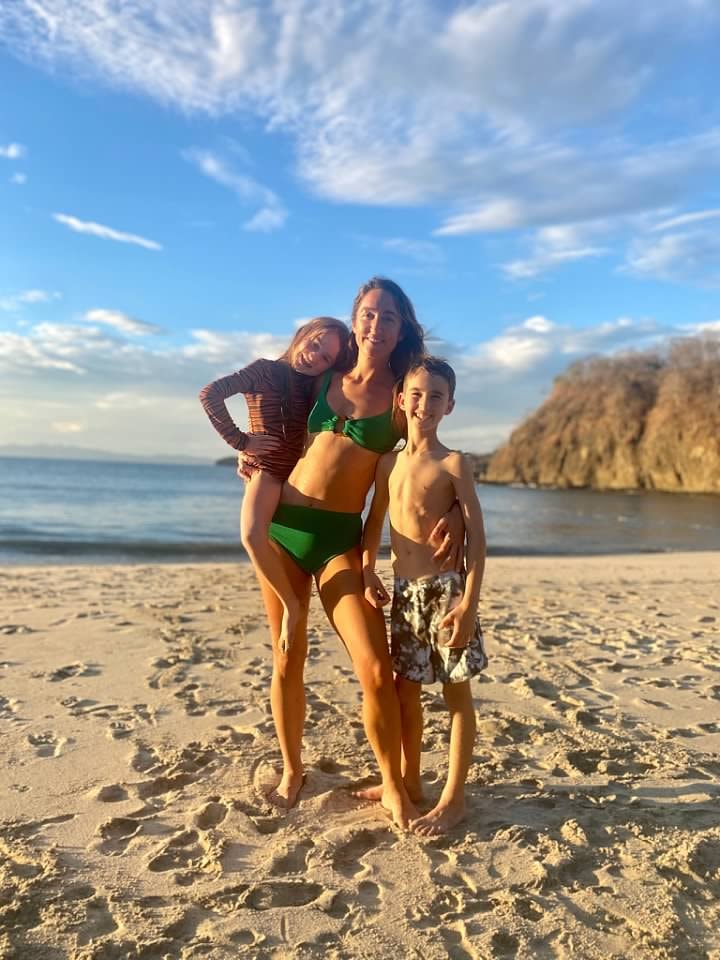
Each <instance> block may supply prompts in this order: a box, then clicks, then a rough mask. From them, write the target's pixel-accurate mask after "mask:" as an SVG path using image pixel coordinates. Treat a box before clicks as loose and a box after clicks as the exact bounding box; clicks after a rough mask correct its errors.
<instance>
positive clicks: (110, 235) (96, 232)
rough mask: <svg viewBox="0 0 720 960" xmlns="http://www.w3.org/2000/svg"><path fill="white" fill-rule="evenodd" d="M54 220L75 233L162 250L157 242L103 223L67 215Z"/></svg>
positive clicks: (57, 216) (54, 215) (55, 217)
mask: <svg viewBox="0 0 720 960" xmlns="http://www.w3.org/2000/svg"><path fill="white" fill-rule="evenodd" d="M53 220H57V222H58V223H62V224H63V226H66V227H69V228H70V230H73V231H74V232H75V233H87V234H89V235H90V236H92V237H100V238H101V239H103V240H115V241H117V242H118V243H131V244H134V245H135V246H137V247H144V248H145V249H146V250H162V246H161V245H160V244H159V243H156V242H155V240H148V239H147V238H146V237H141V236H139V235H138V234H136V233H124V232H123V231H121V230H115V229H113V227H106V226H104V225H103V224H102V223H94V222H93V221H92V220H79V219H78V218H77V217H72V216H70V214H67V213H54V214H53Z"/></svg>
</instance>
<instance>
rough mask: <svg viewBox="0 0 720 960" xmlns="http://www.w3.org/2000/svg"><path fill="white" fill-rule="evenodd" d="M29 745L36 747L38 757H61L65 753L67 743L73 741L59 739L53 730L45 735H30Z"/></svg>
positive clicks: (65, 738)
mask: <svg viewBox="0 0 720 960" xmlns="http://www.w3.org/2000/svg"><path fill="white" fill-rule="evenodd" d="M27 739H28V743H29V744H31V746H33V747H35V753H36V754H37V756H38V757H59V756H60V755H61V754H62V752H63V747H64V746H65V744H66V743H71V742H72V740H71V739H70V738H67V737H58V736H56V735H55V734H54V733H53V732H52V730H47V731H46V732H45V733H29V734H28V738H27Z"/></svg>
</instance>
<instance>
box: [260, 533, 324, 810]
mask: <svg viewBox="0 0 720 960" xmlns="http://www.w3.org/2000/svg"><path fill="white" fill-rule="evenodd" d="M271 549H272V548H271ZM277 559H278V562H279V563H280V564H281V565H282V568H283V571H284V574H285V576H286V577H287V579H288V582H289V583H290V585H291V588H292V590H293V594H294V596H295V599H296V602H297V603H298V607H299V610H300V615H299V618H298V622H297V628H296V631H295V638H294V643H293V645H292V647H291V648H290V650H289V651H287V650H282V649H281V648H280V643H279V638H280V631H281V629H282V622H283V615H284V608H283V605H282V603H281V602H280V599H279V597H278V595H277V593H276V592H275V589H274V587H273V586H271V584H270V582H269V581H268V580H266V579H265V577H263V576H262V574H261V573H260V572H258V580H259V581H260V588H261V590H262V594H263V600H264V601H265V609H266V611H267V616H268V623H269V625H270V637H271V639H272V647H273V675H272V682H271V685H270V705H271V707H272V715H273V720H274V721H275V730H276V732H277V738H278V742H279V744H280V751H281V753H282V758H283V772H282V778H281V780H280V783H279V784H278V785H277V787H276V788H275V789H274V790H273V791H272V793H270V794H269V795H268V800H270V801H271V802H272V803H274V804H275V805H276V806H278V807H292V806H294V804H295V801H296V800H297V795H298V793H299V792H300V788H301V787H302V784H303V765H302V756H301V750H302V736H303V727H304V724H305V686H304V683H303V670H304V667H305V658H306V656H307V615H308V607H309V605H310V586H311V584H312V581H311V579H310V576H309V574H307V573H305V571H304V570H301V569H300V567H298V566H297V565H296V564H295V563H293V561H292V560H291V559H290V557H289V556H287V555H286V554H284V553H282V552H280V551H278V554H277Z"/></svg>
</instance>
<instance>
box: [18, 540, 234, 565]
mask: <svg viewBox="0 0 720 960" xmlns="http://www.w3.org/2000/svg"><path fill="white" fill-rule="evenodd" d="M28 557H32V558H33V559H39V558H43V559H48V560H50V559H55V560H61V561H65V562H70V561H71V560H74V559H85V560H100V559H103V560H118V561H121V560H126V561H138V560H157V561H161V562H166V563H167V562H169V561H170V562H178V563H187V562H188V561H190V560H194V561H213V560H232V559H236V560H246V559H247V554H246V553H245V551H244V549H243V547H242V544H240V543H239V542H238V543H222V542H216V543H212V542H210V543H208V542H200V543H198V542H183V543H178V542H173V543H170V542H161V541H127V542H118V541H114V542H108V541H107V540H69V539H62V540H56V539H42V538H35V539H26V538H24V537H2V538H0V558H5V559H11V560H12V561H14V562H18V560H21V559H22V558H28Z"/></svg>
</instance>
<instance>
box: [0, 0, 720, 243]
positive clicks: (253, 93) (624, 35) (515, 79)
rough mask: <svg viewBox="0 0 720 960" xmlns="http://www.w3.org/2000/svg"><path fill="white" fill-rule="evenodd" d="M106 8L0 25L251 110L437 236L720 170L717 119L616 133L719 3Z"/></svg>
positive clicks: (136, 76) (316, 173)
mask: <svg viewBox="0 0 720 960" xmlns="http://www.w3.org/2000/svg"><path fill="white" fill-rule="evenodd" d="M110 6H111V8H112V11H113V13H112V16H108V15H107V7H108V5H107V4H106V3H100V2H99V0H17V2H16V3H14V4H12V5H4V7H3V8H2V9H1V10H0V37H3V38H4V39H5V42H6V43H7V44H8V46H9V47H10V49H12V50H14V51H15V52H16V53H17V54H18V55H19V56H21V57H25V58H27V59H30V60H31V61H32V62H33V63H36V62H38V61H39V62H45V63H47V64H48V65H50V66H54V65H57V64H63V65H69V66H71V67H72V68H73V69H74V70H75V71H76V72H77V73H79V74H85V75H86V74H91V75H93V76H94V77H97V78H99V79H100V80H101V81H103V82H105V83H106V84H108V85H110V86H112V87H120V88H124V89H130V90H132V91H133V92H139V93H141V94H143V95H146V96H148V97H151V98H153V99H155V100H157V101H160V102H162V103H164V104H168V105H172V106H174V107H175V108H177V109H179V110H182V111H188V112H193V111H199V112H206V113H209V114H215V115H218V114H223V113H232V112H237V111H245V112H248V113H250V114H252V115H254V116H256V117H258V118H259V119H260V120H261V122H263V123H265V124H267V125H268V126H269V127H270V129H273V130H282V131H283V132H285V133H286V134H287V135H288V136H289V137H290V138H291V140H292V142H293V144H294V149H295V156H296V168H297V172H298V174H299V175H300V177H301V178H302V179H303V180H304V181H305V182H306V184H307V185H308V186H309V188H310V189H311V190H312V191H313V192H314V193H316V194H317V195H319V196H322V197H325V198H328V199H330V200H333V201H338V202H343V203H361V204H370V205H374V204H381V205H421V204H425V205H433V206H435V207H437V208H438V212H439V217H440V223H439V224H438V227H437V233H438V234H439V235H441V236H458V235H462V234H466V233H474V232H488V231H499V230H511V229H520V228H540V227H544V226H550V225H554V224H561V223H579V222H583V221H588V220H591V219H596V218H600V217H616V216H626V215H627V214H628V213H630V212H638V211H648V210H659V209H660V208H663V207H665V208H667V207H668V206H677V205H678V204H682V203H687V202H688V200H689V199H690V198H692V196H693V191H694V190H695V189H696V184H697V183H700V182H702V181H707V180H708V178H711V177H713V176H717V174H718V173H719V172H720V131H718V130H713V129H709V130H705V129H702V128H699V129H690V128H688V131H687V134H686V135H685V136H684V137H683V138H681V139H678V140H675V141H670V142H665V138H664V137H663V138H662V139H658V140H657V142H652V139H651V138H648V137H644V138H643V140H642V141H638V142H633V141H632V139H628V140H626V141H623V140H620V139H619V138H618V135H617V129H618V123H617V121H618V120H621V119H622V117H623V112H624V111H627V110H629V109H631V108H632V107H633V105H635V104H636V103H637V101H638V99H639V98H640V97H641V96H642V95H643V93H644V91H646V90H647V89H649V88H650V87H651V85H652V84H653V82H654V80H655V78H656V77H657V76H658V75H662V73H663V70H664V69H665V68H666V67H667V66H668V65H670V64H672V63H673V62H674V61H675V60H677V57H678V56H679V55H681V54H684V55H692V51H693V45H694V44H699V43H702V42H703V41H704V40H705V39H706V37H707V36H708V35H709V32H710V31H712V30H713V29H717V26H718V22H719V19H720V13H719V11H718V8H717V5H713V4H711V3H704V2H698V0H657V2H656V3H654V4H652V5H651V6H649V7H648V9H647V10H645V9H643V10H642V11H639V12H636V13H635V14H634V15H633V16H632V17H627V16H626V15H625V14H626V5H625V3H624V2H623V0H563V2H558V0H525V2H523V3H516V4H511V3H509V2H507V0H476V2H468V3H463V4H444V3H441V2H432V0H416V2H414V3H412V4H409V3H408V4H398V3H397V2H396V0H366V2H365V3H364V4H361V5H360V6H358V5H356V4H338V3H337V2H336V0H284V2H283V3H282V4H279V5H275V4H251V3H249V2H245V0H187V2H186V3H184V4H183V14H182V16H178V15H177V4H176V3H175V0H156V2H155V3H154V4H153V8H152V16H150V15H149V14H148V12H147V6H146V4H144V3H143V2H141V0H127V2H124V3H122V4H120V3H117V2H116V3H112V4H111V5H110ZM569 130H570V131H572V133H571V135H570V136H568V135H567V134H568V131H569ZM216 160H217V158H216ZM205 166H206V171H205V172H206V173H207V175H208V176H214V177H215V179H218V181H219V182H224V183H225V185H227V186H229V187H230V188H231V189H233V190H235V192H236V193H237V195H238V196H239V197H240V198H241V199H243V202H246V203H253V202H256V203H258V209H257V211H256V213H255V214H254V215H253V216H252V217H251V218H250V219H249V220H248V221H247V222H246V224H245V226H246V227H247V229H251V230H252V229H255V230H261V229H262V230H270V229H277V228H278V227H279V226H281V225H282V223H283V222H284V215H285V212H284V208H283V206H282V204H281V203H280V201H279V200H278V198H277V197H276V196H275V195H274V194H272V192H271V191H270V192H268V193H266V194H265V199H263V197H262V194H263V191H266V190H267V188H265V187H263V186H262V185H260V184H258V183H256V182H255V181H253V180H251V179H250V178H246V177H244V175H242V174H238V173H236V172H231V171H228V170H227V168H226V167H223V166H222V165H221V166H217V165H215V166H214V167H213V165H212V163H210V164H209V163H208V162H207V161H205ZM609 172H610V175H609ZM570 182H572V183H574V184H577V185H578V186H577V189H573V190H568V189H567V187H568V183H570ZM251 195H254V199H251ZM443 208H444V209H443Z"/></svg>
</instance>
